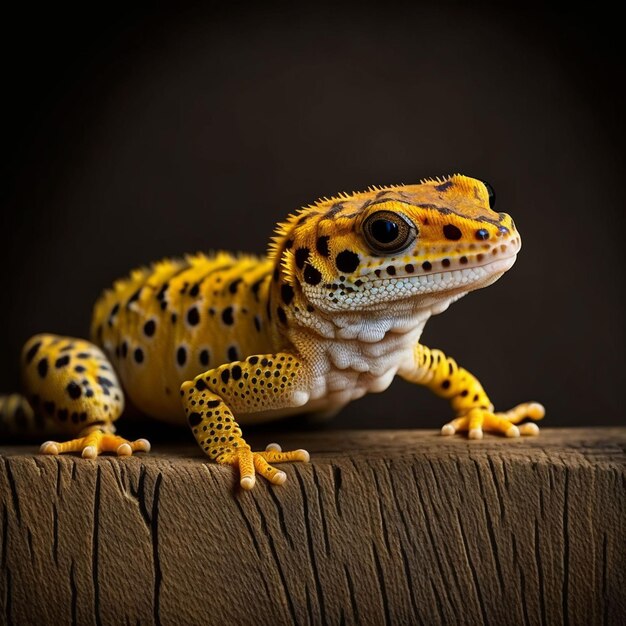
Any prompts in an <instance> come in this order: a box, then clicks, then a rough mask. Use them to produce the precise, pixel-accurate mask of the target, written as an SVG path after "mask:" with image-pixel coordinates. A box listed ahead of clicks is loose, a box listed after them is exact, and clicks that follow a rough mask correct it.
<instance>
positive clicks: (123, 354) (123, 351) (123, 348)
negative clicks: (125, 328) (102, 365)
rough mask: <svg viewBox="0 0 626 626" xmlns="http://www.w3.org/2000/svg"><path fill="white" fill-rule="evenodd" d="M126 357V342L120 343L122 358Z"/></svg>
mask: <svg viewBox="0 0 626 626" xmlns="http://www.w3.org/2000/svg"><path fill="white" fill-rule="evenodd" d="M127 356H128V342H126V341H124V343H122V358H124V359H125V358H126V357H127Z"/></svg>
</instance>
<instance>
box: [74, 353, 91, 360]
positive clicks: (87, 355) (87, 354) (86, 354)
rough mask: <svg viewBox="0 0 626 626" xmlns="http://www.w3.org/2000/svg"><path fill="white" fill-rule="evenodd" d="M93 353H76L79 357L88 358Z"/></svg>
mask: <svg viewBox="0 0 626 626" xmlns="http://www.w3.org/2000/svg"><path fill="white" fill-rule="evenodd" d="M90 356H91V355H90V354H89V352H79V353H78V354H77V355H76V358H77V359H88V358H89V357H90Z"/></svg>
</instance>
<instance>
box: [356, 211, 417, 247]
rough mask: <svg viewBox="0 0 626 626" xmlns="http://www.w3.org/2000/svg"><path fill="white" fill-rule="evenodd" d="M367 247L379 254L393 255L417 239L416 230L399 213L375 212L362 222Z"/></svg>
mask: <svg viewBox="0 0 626 626" xmlns="http://www.w3.org/2000/svg"><path fill="white" fill-rule="evenodd" d="M363 234H364V236H365V240H366V241H367V245H368V246H369V247H370V248H371V249H372V250H373V251H374V252H377V253H380V254H393V253H395V252H399V251H400V250H403V249H404V248H406V247H407V246H408V245H409V244H411V243H413V242H414V241H415V239H416V238H417V228H416V227H415V225H414V224H413V223H412V222H411V221H409V219H408V218H407V217H405V216H404V215H402V214H401V213H394V212H393V211H376V212H375V213H372V214H371V215H370V216H369V217H368V218H367V219H366V220H365V222H363Z"/></svg>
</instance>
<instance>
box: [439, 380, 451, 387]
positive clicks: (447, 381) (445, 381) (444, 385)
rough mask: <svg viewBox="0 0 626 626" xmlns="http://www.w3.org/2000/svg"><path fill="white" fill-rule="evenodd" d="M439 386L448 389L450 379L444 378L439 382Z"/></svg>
mask: <svg viewBox="0 0 626 626" xmlns="http://www.w3.org/2000/svg"><path fill="white" fill-rule="evenodd" d="M441 388H442V389H450V381H449V380H444V381H443V382H442V383H441Z"/></svg>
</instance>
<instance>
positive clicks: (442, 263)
mask: <svg viewBox="0 0 626 626" xmlns="http://www.w3.org/2000/svg"><path fill="white" fill-rule="evenodd" d="M441 265H443V266H444V267H449V266H450V259H444V260H443V261H441Z"/></svg>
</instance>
